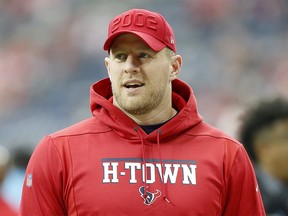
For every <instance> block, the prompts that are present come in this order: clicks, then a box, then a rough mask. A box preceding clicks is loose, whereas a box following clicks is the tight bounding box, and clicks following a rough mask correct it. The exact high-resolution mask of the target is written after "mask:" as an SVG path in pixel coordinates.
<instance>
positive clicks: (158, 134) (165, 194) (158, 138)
mask: <svg viewBox="0 0 288 216" xmlns="http://www.w3.org/2000/svg"><path fill="white" fill-rule="evenodd" d="M161 134H162V131H161V130H157V147H158V152H159V158H160V165H161V176H162V177H161V189H162V192H163V199H164V200H165V201H166V202H168V203H170V200H169V199H168V198H167V188H166V185H165V183H164V165H163V160H162V155H161V148H160V135H161Z"/></svg>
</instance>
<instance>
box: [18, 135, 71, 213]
mask: <svg viewBox="0 0 288 216" xmlns="http://www.w3.org/2000/svg"><path fill="white" fill-rule="evenodd" d="M65 209H66V208H65V202H64V199H63V163H62V161H61V158H60V154H59V152H58V151H57V149H56V146H55V145H54V143H53V142H52V140H51V138H50V137H48V136H47V137H45V138H43V139H42V140H41V142H40V143H39V144H38V146H37V147H36V149H35V151H34V152H33V154H32V156H31V158H30V161H29V163H28V166H27V170H26V175H25V179H24V183H23V190H22V198H21V205H20V216H28V215H29V216H33V215H37V216H41V215H43V216H50V215H51V216H52V215H53V216H54V215H57V216H60V215H67V213H66V210H65Z"/></svg>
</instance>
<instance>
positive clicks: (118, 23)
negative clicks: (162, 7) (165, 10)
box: [103, 9, 176, 52]
mask: <svg viewBox="0 0 288 216" xmlns="http://www.w3.org/2000/svg"><path fill="white" fill-rule="evenodd" d="M125 33H132V34H135V35H137V36H138V37H140V38H141V39H142V40H143V41H145V42H146V43H147V44H148V46H150V47H151V49H153V50H154V51H157V52H158V51H160V50H162V49H163V48H164V47H166V46H167V47H169V48H170V49H172V50H173V51H174V52H176V40H175V37H174V32H173V29H172V28H171V26H170V25H169V24H168V22H167V21H166V20H165V19H164V17H163V16H162V15H160V14H159V13H156V12H152V11H148V10H144V9H132V10H129V11H126V12H124V13H122V14H120V15H118V16H116V17H115V18H113V19H112V20H111V21H110V24H109V28H108V38H107V39H106V41H105V43H104V46H103V49H104V50H109V49H110V47H111V45H112V44H113V42H114V40H115V39H116V38H117V37H118V36H119V35H121V34H125Z"/></svg>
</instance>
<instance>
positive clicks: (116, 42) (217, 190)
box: [20, 9, 265, 216]
mask: <svg viewBox="0 0 288 216" xmlns="http://www.w3.org/2000/svg"><path fill="white" fill-rule="evenodd" d="M99 31H102V29H99ZM104 50H105V51H107V53H108V56H107V57H106V58H105V65H106V68H107V72H108V77H107V78H105V79H103V80H100V81H98V82H96V83H95V84H93V85H92V86H91V91H90V92H91V101H90V107H91V111H92V115H93V116H92V117H90V118H88V119H86V120H84V121H82V122H80V123H76V124H75V125H72V126H71V127H68V128H66V129H64V130H61V131H58V132H55V133H53V134H50V135H48V136H46V137H44V138H43V139H42V141H41V142H40V143H39V145H38V146H37V148H36V149H35V151H34V152H33V154H32V157H31V159H30V161H29V164H28V167H27V170H26V179H25V181H24V184H23V193H22V200H21V207H20V215H43V216H44V215H45V216H46V215H118V216H120V215H157V216H161V215H165V216H168V215H253V216H255V215H258V216H259V215H265V212H264V208H263V203H262V199H261V194H260V192H259V190H258V184H257V180H256V176H255V173H254V170H253V166H252V164H251V162H250V160H249V157H248V155H247V153H246V151H245V149H244V147H243V145H242V144H240V143H239V142H238V141H236V140H234V139H232V138H231V137H229V136H227V135H226V134H224V133H223V132H222V131H220V130H218V129H216V128H213V127H212V126H210V125H208V124H207V123H205V122H204V121H203V120H202V117H201V116H200V114H199V113H198V111H197V106H196V99H195V96H194V94H193V90H192V88H191V87H190V86H189V85H188V84H186V83H185V82H184V81H182V80H180V79H178V75H179V73H180V69H181V66H182V57H181V55H179V54H177V53H176V39H175V36H174V32H173V29H172V27H171V26H170V25H169V24H168V22H167V21H166V19H165V18H164V17H163V16H162V15H161V14H159V13H156V12H152V11H148V10H145V9H131V10H129V11H125V12H123V13H121V14H120V15H118V16H116V17H114V18H113V19H112V20H111V22H110V24H109V27H108V37H107V40H106V41H105V43H104Z"/></svg>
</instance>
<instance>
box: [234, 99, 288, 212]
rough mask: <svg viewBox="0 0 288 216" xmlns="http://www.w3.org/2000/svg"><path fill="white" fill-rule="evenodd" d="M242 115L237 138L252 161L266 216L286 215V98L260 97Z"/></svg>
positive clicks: (287, 205) (287, 111) (287, 151)
mask: <svg viewBox="0 0 288 216" xmlns="http://www.w3.org/2000/svg"><path fill="white" fill-rule="evenodd" d="M244 114H245V115H243V118H242V125H241V127H240V130H239V140H240V141H241V142H242V143H243V144H244V146H245V148H246V149H247V152H248V154H249V155H250V158H251V160H252V161H253V163H254V167H255V171H256V175H257V179H258V182H259V187H260V190H261V194H262V197H263V202H264V206H265V209H266V212H267V214H268V215H279V216H280V215H288V101H287V100H285V99H281V98H276V99H273V100H263V101H260V102H259V103H257V104H256V105H255V106H253V107H251V108H250V109H248V110H247V111H246V112H245V113H244Z"/></svg>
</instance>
